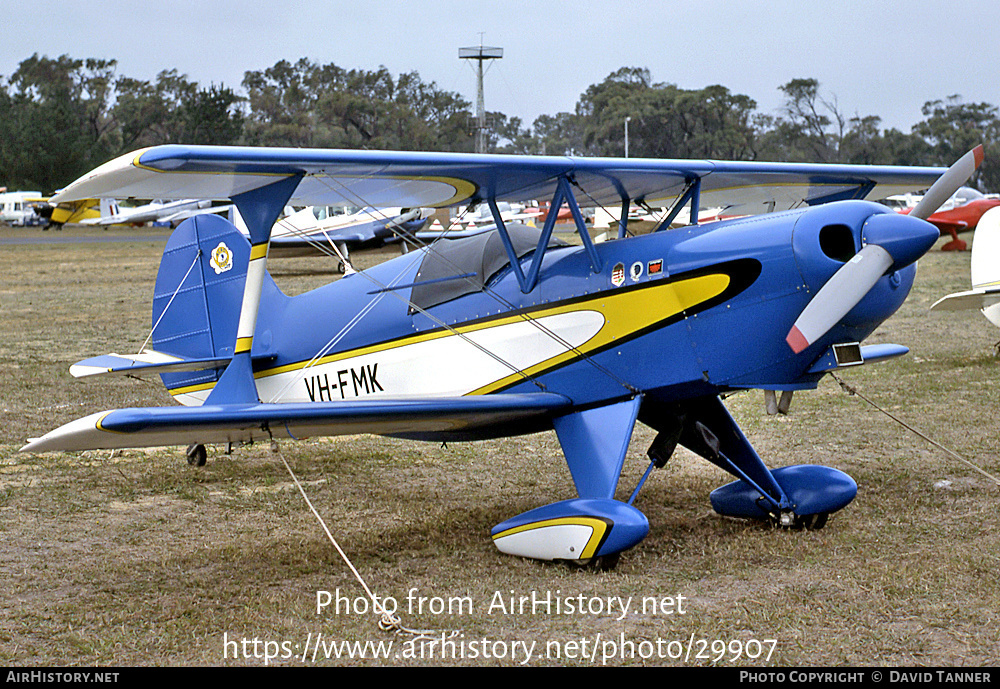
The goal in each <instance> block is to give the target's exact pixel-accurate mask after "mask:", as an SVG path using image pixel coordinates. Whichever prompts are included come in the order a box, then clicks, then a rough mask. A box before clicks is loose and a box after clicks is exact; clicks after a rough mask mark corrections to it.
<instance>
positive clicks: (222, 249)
mask: <svg viewBox="0 0 1000 689" xmlns="http://www.w3.org/2000/svg"><path fill="white" fill-rule="evenodd" d="M209 263H210V264H211V266H212V268H214V269H215V274H216V275H219V274H220V273H225V272H226V271H227V270H231V269H232V267H233V252H232V251H230V250H229V247H228V246H226V243H225V242H219V246H217V247H215V248H214V249H212V260H211V261H209Z"/></svg>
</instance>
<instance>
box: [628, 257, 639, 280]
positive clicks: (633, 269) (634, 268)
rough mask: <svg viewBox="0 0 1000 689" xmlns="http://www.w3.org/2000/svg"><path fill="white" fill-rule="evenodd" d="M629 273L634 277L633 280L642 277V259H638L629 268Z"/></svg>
mask: <svg viewBox="0 0 1000 689" xmlns="http://www.w3.org/2000/svg"><path fill="white" fill-rule="evenodd" d="M628 272H629V275H630V276H631V277H632V282H638V281H639V278H641V277H642V261H636V262H635V263H633V264H632V267H631V268H629V271H628Z"/></svg>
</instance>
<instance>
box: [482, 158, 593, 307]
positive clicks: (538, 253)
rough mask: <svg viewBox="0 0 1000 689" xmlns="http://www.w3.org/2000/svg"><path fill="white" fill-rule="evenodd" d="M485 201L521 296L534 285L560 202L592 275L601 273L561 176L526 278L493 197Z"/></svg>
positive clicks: (579, 216)
mask: <svg viewBox="0 0 1000 689" xmlns="http://www.w3.org/2000/svg"><path fill="white" fill-rule="evenodd" d="M486 202H487V203H488V204H489V206H490V212H492V213H493V221H494V222H495V223H496V226H497V231H498V233H499V234H500V241H502V242H503V246H504V249H505V250H506V251H507V256H508V257H509V258H510V267H511V270H512V271H513V272H514V277H516V278H517V284H518V285H520V287H521V292H523V293H524V294H528V293H529V292H531V290H533V289H535V285H537V284H538V273H539V271H540V270H541V267H542V258H543V257H544V256H545V249H546V247H548V245H549V239H551V237H552V231H553V229H555V225H556V216H558V215H559V210H560V209H561V208H562V205H563V203H566V204H567V205H568V206H569V210H570V213H572V214H573V222H574V223H575V224H576V229H577V231H578V232H579V233H580V239H581V240H582V241H583V246H584V248H585V249H586V251H587V255H588V256H589V257H590V265H591V267H592V268H593V270H594V272H595V273H599V272H601V258H600V256H599V255H598V254H597V249H596V248H595V247H594V242H593V241H592V240H591V238H590V233H589V232H587V226H586V224H585V223H584V221H583V214H582V213H580V206H579V204H577V202H576V197H575V196H574V195H573V190H572V189H571V188H570V186H569V181H568V180H567V179H566V177H565V176H561V177H559V180H558V182H557V184H556V191H555V194H553V196H552V202H551V203H550V204H549V215H548V217H547V218H545V224H544V225H543V226H542V234H541V236H540V237H539V238H538V246H537V247H535V253H534V256H533V257H532V259H531V265H530V266H529V267H528V274H527V275H525V274H524V271H523V270H521V261H520V259H518V257H517V252H516V251H515V250H514V244H513V243H512V242H511V240H510V235H509V234H507V227H506V225H504V222H503V218H501V217H500V209H499V208H498V207H497V202H496V198H494V197H492V196H491V197H489V198H488V199H486Z"/></svg>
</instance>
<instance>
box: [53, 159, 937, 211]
mask: <svg viewBox="0 0 1000 689" xmlns="http://www.w3.org/2000/svg"><path fill="white" fill-rule="evenodd" d="M943 172H944V170H943V169H940V168H925V167H920V168H916V167H892V166H869V165H820V164H800V163H767V162H738V161H737V162H720V161H708V160H655V159H643V158H627V159H615V158H569V157H546V156H513V155H481V154H466V153H416V152H398V151H344V150H324V149H297V148H250V147H229V146H181V145H168V146H157V147H155V148H149V149H144V150H142V151H138V152H136V153H131V154H128V155H126V156H122V157H120V158H117V159H115V160H112V161H110V162H108V163H105V164H104V165H102V166H101V167H99V168H97V169H96V170H94V171H93V172H91V173H89V174H88V175H86V176H84V177H82V178H80V179H79V180H77V181H76V182H74V183H73V184H71V185H70V186H68V187H67V188H66V189H64V190H62V191H61V192H60V193H59V194H57V196H56V197H55V200H56V201H63V200H69V199H77V198H83V197H96V198H102V197H108V196H118V197H134V198H171V199H179V198H203V199H204V198H207V199H228V198H232V197H234V196H236V195H239V194H241V193H244V192H247V191H251V190H254V189H258V188H261V187H264V186H267V185H269V184H271V183H273V182H275V181H278V180H279V179H281V178H284V177H291V176H296V175H302V181H301V182H300V184H299V185H298V188H297V189H296V191H295V193H294V194H293V196H292V198H291V200H290V202H289V203H291V204H293V205H328V206H334V205H371V206H376V207H387V206H403V207H410V208H412V207H425V208H427V207H445V206H453V205H458V204H465V203H469V202H472V201H482V200H485V199H487V198H494V199H496V200H498V201H527V200H532V199H542V198H550V197H552V195H553V194H554V192H555V189H556V186H557V183H558V180H559V179H560V178H561V177H565V178H567V179H569V180H570V181H571V182H572V184H573V185H574V193H575V195H576V197H577V202H578V203H579V204H580V205H587V206H595V205H601V206H607V207H611V208H617V207H618V206H619V205H620V204H621V202H622V200H623V199H629V200H632V201H640V202H645V203H647V204H649V205H651V206H666V205H669V204H670V203H671V202H672V201H673V200H675V199H676V198H678V197H679V196H680V195H681V194H682V193H683V192H684V190H685V189H686V188H687V186H688V185H689V184H690V183H692V182H694V181H695V180H700V203H701V206H702V207H722V208H726V209H733V210H734V212H735V211H737V210H738V211H739V213H740V214H744V215H748V214H756V213H761V212H767V211H771V210H784V209H788V208H793V207H796V206H799V205H802V204H803V203H805V204H816V203H823V202H825V201H831V200H836V199H841V198H866V199H870V200H877V199H881V198H885V197H887V196H890V195H893V194H900V193H905V192H908V191H916V190H920V189H926V188H928V187H930V186H931V184H933V183H934V181H935V180H936V179H937V178H938V177H939V176H940V175H941V174H942V173H943Z"/></svg>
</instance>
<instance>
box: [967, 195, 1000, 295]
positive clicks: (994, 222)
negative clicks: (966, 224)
mask: <svg viewBox="0 0 1000 689" xmlns="http://www.w3.org/2000/svg"><path fill="white" fill-rule="evenodd" d="M971 272H972V286H973V288H978V287H995V286H997V285H1000V207H998V208H991V209H990V210H988V211H986V212H985V213H983V216H982V217H981V218H980V219H979V223H978V224H977V225H976V233H975V235H973V239H972V269H971Z"/></svg>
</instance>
